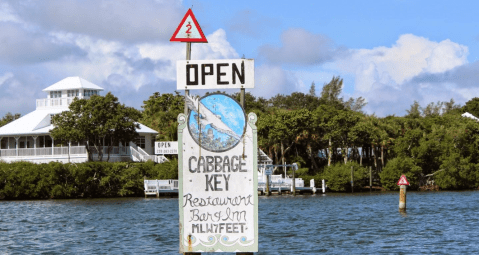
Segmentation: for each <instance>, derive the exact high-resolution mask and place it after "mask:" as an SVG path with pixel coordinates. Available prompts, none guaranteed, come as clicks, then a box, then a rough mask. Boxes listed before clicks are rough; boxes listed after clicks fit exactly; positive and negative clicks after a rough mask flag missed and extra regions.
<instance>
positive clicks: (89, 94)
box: [85, 89, 98, 97]
mask: <svg viewBox="0 0 479 255" xmlns="http://www.w3.org/2000/svg"><path fill="white" fill-rule="evenodd" d="M93 95H98V90H91V89H85V96H86V97H90V96H93Z"/></svg>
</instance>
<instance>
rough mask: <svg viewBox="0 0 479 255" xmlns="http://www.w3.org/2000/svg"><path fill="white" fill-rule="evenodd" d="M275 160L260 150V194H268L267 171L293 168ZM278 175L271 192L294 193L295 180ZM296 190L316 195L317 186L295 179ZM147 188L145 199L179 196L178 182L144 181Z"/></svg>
mask: <svg viewBox="0 0 479 255" xmlns="http://www.w3.org/2000/svg"><path fill="white" fill-rule="evenodd" d="M272 163H273V160H271V159H270V158H269V157H268V156H267V155H266V154H265V153H264V152H263V151H262V150H258V169H257V170H258V193H259V194H261V195H264V194H265V193H266V190H267V188H266V180H267V179H268V178H267V175H266V174H267V169H271V167H273V166H281V167H284V168H286V167H291V166H293V165H294V164H293V165H271V164H272ZM284 176H285V177H283V175H282V174H278V175H269V177H270V178H269V192H270V193H272V192H274V193H276V194H278V195H281V194H283V193H289V194H292V193H293V178H294V176H293V178H291V177H289V176H287V175H286V171H285V173H284ZM294 184H295V185H294V186H295V187H294V189H295V190H296V192H297V193H299V194H304V193H310V194H315V193H316V186H315V183H314V179H312V180H310V182H309V187H305V186H304V180H303V179H302V178H294ZM144 186H145V197H148V196H156V197H160V195H162V194H165V195H178V180H144ZM321 189H322V192H323V193H325V191H326V184H325V182H324V180H323V181H322V187H321Z"/></svg>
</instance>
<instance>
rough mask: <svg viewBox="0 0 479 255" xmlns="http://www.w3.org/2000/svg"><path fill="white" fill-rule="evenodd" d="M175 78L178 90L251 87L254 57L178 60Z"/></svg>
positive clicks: (252, 83) (252, 84) (252, 85)
mask: <svg viewBox="0 0 479 255" xmlns="http://www.w3.org/2000/svg"><path fill="white" fill-rule="evenodd" d="M176 80H177V82H176V88H177V89H178V90H182V89H214V90H223V89H240V88H249V89H252V88H254V59H219V60H179V61H177V62H176Z"/></svg>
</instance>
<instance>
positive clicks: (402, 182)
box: [397, 174, 409, 186]
mask: <svg viewBox="0 0 479 255" xmlns="http://www.w3.org/2000/svg"><path fill="white" fill-rule="evenodd" d="M397 185H399V186H401V185H409V182H408V181H407V179H406V176H405V175H404V174H403V175H401V178H399V181H398V183H397Z"/></svg>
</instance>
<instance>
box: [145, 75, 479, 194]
mask: <svg viewBox="0 0 479 255" xmlns="http://www.w3.org/2000/svg"><path fill="white" fill-rule="evenodd" d="M342 87H343V80H342V79H341V78H340V77H333V78H332V80H331V81H330V82H329V83H327V84H324V85H323V87H322V90H321V91H320V93H316V90H317V88H318V87H317V86H316V84H314V83H312V84H311V88H310V90H309V93H307V94H304V93H300V92H295V93H292V94H291V95H281V94H278V95H276V96H274V97H272V98H270V99H268V100H266V99H264V98H261V97H259V98H256V97H255V96H254V95H252V94H251V93H246V96H245V101H246V107H245V109H246V112H255V113H256V114H257V115H258V122H257V126H258V143H259V147H260V148H261V149H262V150H263V151H264V152H265V153H267V154H268V155H269V157H270V158H272V159H273V161H274V163H275V164H282V163H283V162H286V163H293V162H297V163H299V164H300V165H301V167H302V169H301V171H299V172H298V173H297V174H298V176H300V177H302V178H303V179H305V180H306V181H309V179H311V178H314V179H315V180H316V183H320V181H321V179H322V178H324V179H326V181H327V183H328V186H329V187H330V188H331V189H332V190H337V191H344V190H348V189H350V188H351V187H350V177H351V166H353V168H354V179H355V181H354V183H355V185H365V186H366V185H369V167H371V168H372V172H373V175H374V176H373V178H374V179H376V180H379V183H377V182H376V183H375V185H381V186H382V187H383V188H385V189H389V190H391V189H397V185H396V182H397V180H398V179H399V177H400V175H401V174H405V175H406V176H407V178H408V180H409V182H410V183H411V188H413V189H416V188H418V187H420V186H422V185H424V184H425V183H426V180H427V178H428V176H431V175H433V178H434V179H435V183H436V184H437V185H438V186H439V188H441V189H467V188H477V187H478V186H479V153H478V152H479V151H478V146H479V123H477V122H476V121H474V120H471V119H469V118H464V117H462V116H461V114H462V113H464V112H466V111H468V112H470V113H472V114H474V115H475V116H479V98H474V99H472V100H470V101H469V102H467V103H466V104H465V105H464V106H463V107H461V106H459V105H457V104H455V102H454V100H452V99H451V100H450V101H446V102H436V103H434V102H432V103H430V104H428V105H426V106H424V107H422V106H421V105H420V104H419V103H418V102H414V103H413V104H412V105H411V107H410V109H408V110H407V111H406V112H407V114H406V115H405V116H403V117H398V116H394V115H393V116H387V117H384V118H379V117H377V116H375V115H374V114H372V115H368V114H365V113H364V112H362V108H363V107H364V106H365V105H366V103H365V100H364V98H361V97H360V98H349V99H345V98H342V97H341V92H342ZM232 96H233V97H234V98H236V99H237V100H239V93H234V94H233V95H232ZM183 107H184V106H183V99H182V97H181V96H180V95H179V94H178V93H176V95H172V94H163V95H160V94H159V93H155V94H154V95H153V96H152V97H150V99H149V100H148V101H145V106H144V109H145V110H144V111H143V117H142V120H144V121H146V122H147V123H153V125H151V126H152V127H153V128H157V130H158V131H161V132H162V136H161V137H160V139H163V138H164V139H166V138H168V139H175V138H176V136H175V135H176V125H177V123H176V117H177V114H178V113H180V112H183V109H184V108H183ZM155 123H156V124H155ZM356 168H357V169H356ZM366 170H368V171H367V176H364V175H363V173H364V171H366ZM276 173H281V170H280V169H277V170H276ZM363 177H364V180H362V178H363Z"/></svg>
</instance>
